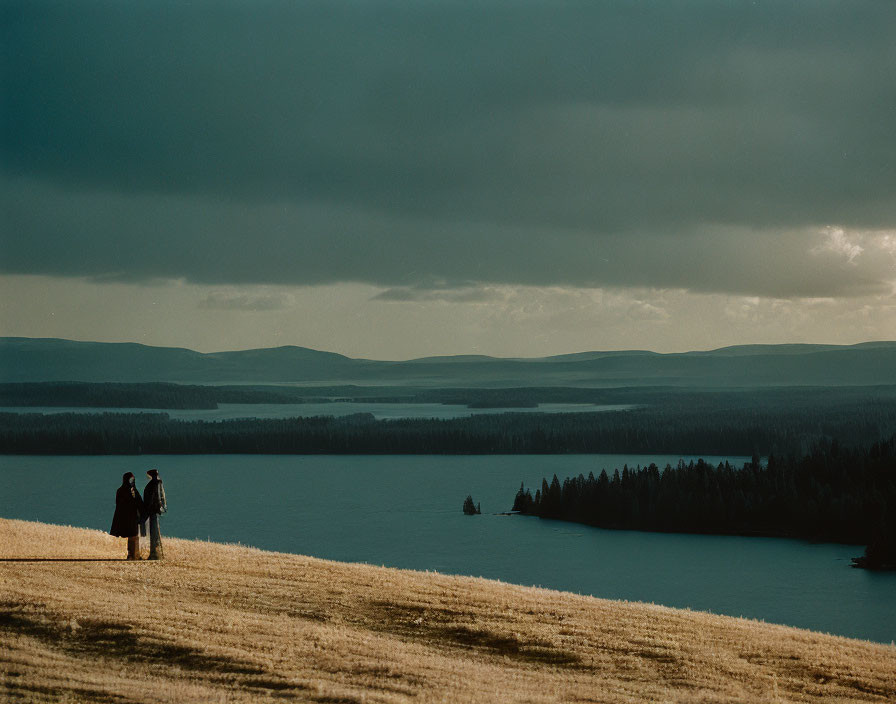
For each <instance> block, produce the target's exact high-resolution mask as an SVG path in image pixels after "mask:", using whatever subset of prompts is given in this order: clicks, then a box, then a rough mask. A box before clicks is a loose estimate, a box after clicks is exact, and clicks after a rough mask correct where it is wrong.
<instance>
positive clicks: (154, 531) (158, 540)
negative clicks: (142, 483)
mask: <svg viewBox="0 0 896 704" xmlns="http://www.w3.org/2000/svg"><path fill="white" fill-rule="evenodd" d="M146 476H147V477H149V482H148V483H147V484H146V488H145V489H143V506H144V512H145V513H144V515H145V516H146V517H147V522H148V523H149V559H150V560H161V559H162V534H161V532H160V531H159V516H160V515H161V514H163V513H165V512H166V511H168V502H167V501H166V500H165V487H164V486H162V480H161V479H159V470H157V469H150V470H149V471H148V472H147V473H146ZM141 528H142V530H141V532H142V533H143V535H146V528H145V525H144V526H141Z"/></svg>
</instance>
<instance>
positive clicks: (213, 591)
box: [0, 519, 896, 704]
mask: <svg viewBox="0 0 896 704" xmlns="http://www.w3.org/2000/svg"><path fill="white" fill-rule="evenodd" d="M123 542H124V541H122V540H120V539H115V538H112V537H110V536H108V535H105V534H103V533H100V532H98V531H90V530H84V529H77V528H67V527H58V526H49V525H45V524H39V523H29V522H23V521H11V520H3V519H0V558H4V559H5V560H8V559H9V558H25V557H31V558H84V560H85V561H34V562H24V561H4V562H2V563H0V700H2V701H13V702H14V701H23V702H41V701H96V702H107V703H110V704H111V703H125V702H225V701H226V702H256V701H268V700H281V699H286V700H294V701H307V702H333V703H335V702H343V703H346V704H351V703H353V702H409V701H415V702H430V701H445V702H464V701H470V702H473V701H477V702H483V701H494V702H514V701H519V702H524V701H525V702H559V701H563V702H640V701H680V702H697V701H700V702H771V701H825V702H831V701H868V702H873V701H879V702H885V701H893V699H894V697H896V647H893V646H884V645H878V644H872V643H868V642H863V641H857V640H850V639H846V638H839V637H833V636H828V635H823V634H820V633H813V632H810V631H802V630H798V629H792V628H785V627H782V626H773V625H769V624H764V623H759V622H755V621H747V620H741V619H734V618H729V617H723V616H713V615H709V614H704V613H695V612H689V611H682V610H676V609H670V608H665V607H660V606H653V605H644V604H631V603H624V602H614V601H606V600H601V599H594V598H590V597H582V596H576V595H572V594H568V593H562V592H555V591H549V590H544V589H534V588H527V587H519V586H513V585H508V584H503V583H500V582H494V581H488V580H483V579H472V578H460V577H448V576H444V575H440V574H432V573H418V572H410V571H402V570H394V569H387V568H381V567H373V566H368V565H359V564H343V563H336V562H329V561H325V560H318V559H313V558H309V557H303V556H299V555H285V554H279V553H270V552H263V551H260V550H255V549H251V548H246V547H239V546H232V545H218V544H213V543H203V542H194V541H184V540H168V541H167V543H166V550H167V551H168V558H169V559H168V560H167V561H165V562H162V563H152V562H136V563H135V562H125V561H122V560H120V559H116V558H120V557H121V556H122V555H123V554H124V545H123ZM90 558H98V560H97V561H86V560H88V559H90Z"/></svg>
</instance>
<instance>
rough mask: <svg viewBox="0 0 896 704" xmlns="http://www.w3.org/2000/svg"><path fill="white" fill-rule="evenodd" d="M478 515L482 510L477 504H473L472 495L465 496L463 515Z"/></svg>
mask: <svg viewBox="0 0 896 704" xmlns="http://www.w3.org/2000/svg"><path fill="white" fill-rule="evenodd" d="M480 513H482V509H481V508H480V507H479V504H476V503H473V497H472V495H470V494H467V498H466V499H464V514H466V515H467V516H476V515H477V514H480Z"/></svg>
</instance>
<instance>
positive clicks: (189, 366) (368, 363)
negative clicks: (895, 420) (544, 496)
mask: <svg viewBox="0 0 896 704" xmlns="http://www.w3.org/2000/svg"><path fill="white" fill-rule="evenodd" d="M0 381H4V382H26V381H122V382H143V381H170V382H181V383H187V382H189V383H200V384H218V383H250V382H251V383H287V384H291V383H304V384H308V383H310V384H320V383H354V384H367V385H380V384H387V383H388V384H393V385H394V384H398V385H401V384H414V385H416V386H433V387H440V386H458V385H460V386H463V385H467V386H482V387H508V386H549V385H555V386H556V385H563V386H585V387H601V386H644V385H651V386H657V385H669V386H692V387H718V388H724V387H735V386H736V387H744V386H746V387H749V386H798V385H813V386H841V385H870V384H894V383H896V342H886V341H882V342H868V343H861V344H858V345H805V344H800V345H741V346H735V347H724V348H721V349H717V350H710V351H695V352H684V353H668V354H662V353H657V352H649V351H645V350H629V351H626V350H620V351H607V352H582V353H576V354H566V355H557V356H553V357H543V358H531V359H521V358H500V357H485V356H480V355H458V356H446V357H427V358H421V359H415V360H408V361H377V360H368V359H353V358H351V357H346V356H344V355H340V354H336V353H334V352H324V351H319V350H313V349H309V348H305V347H295V346H286V347H276V348H269V349H254V350H242V351H232V352H213V353H201V352H196V351H193V350H189V349H185V348H174V347H151V346H148V345H142V344H138V343H105V342H79V341H73V340H60V339H53V338H46V339H44V338H22V337H5V338H0Z"/></svg>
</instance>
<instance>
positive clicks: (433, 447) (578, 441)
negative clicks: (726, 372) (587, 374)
mask: <svg viewBox="0 0 896 704" xmlns="http://www.w3.org/2000/svg"><path fill="white" fill-rule="evenodd" d="M893 433H896V402H880V403H865V404H859V405H852V404H847V405H834V406H818V407H796V408H788V407H785V406H781V407H771V408H769V407H749V406H748V407H734V408H729V407H724V406H722V407H716V406H714V405H711V404H695V405H689V404H686V403H682V404H679V405H666V406H661V407H640V408H636V409H633V410H628V411H615V412H605V413H497V414H493V415H491V414H490V415H479V416H467V417H464V418H451V419H432V418H405V419H389V420H376V419H374V417H373V416H372V415H371V414H369V413H362V414H355V415H352V416H346V417H335V418H334V417H331V416H317V417H301V418H281V419H262V420H259V419H243V420H228V421H214V422H213V421H201V420H191V421H186V420H174V419H171V418H170V417H169V416H168V415H167V414H165V413H105V414H77V413H59V414H36V413H21V414H19V413H2V414H0V453H4V454H141V453H144V454H211V453H244V454H560V453H638V454H684V455H696V454H714V455H745V456H750V455H751V454H753V453H754V452H755V453H759V454H761V455H768V454H775V455H779V456H780V455H783V454H785V453H792V452H804V451H806V450H807V449H808V448H809V447H811V446H812V445H813V444H814V443H816V442H817V441H819V440H824V439H826V438H832V437H837V438H838V439H840V441H841V442H842V443H843V444H847V445H868V444H870V443H872V442H875V441H878V440H880V439H881V438H885V437H889V436H890V435H892V434H893Z"/></svg>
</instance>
